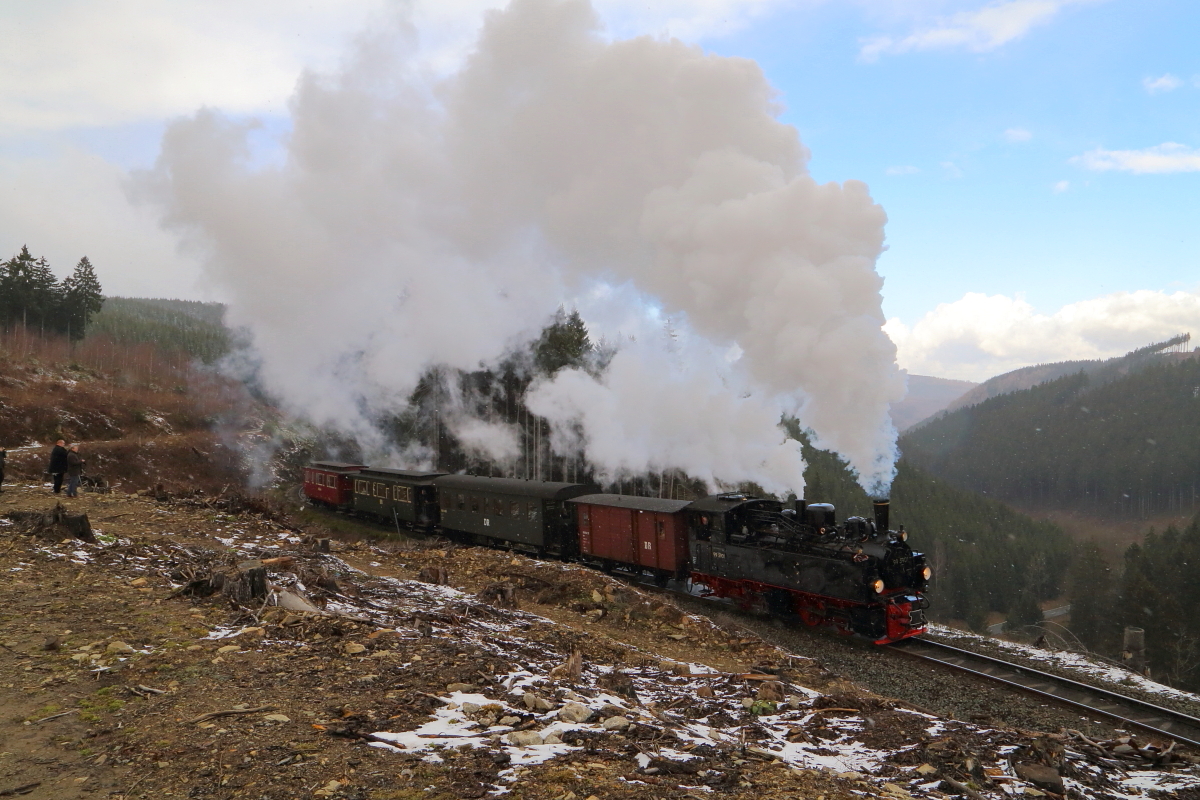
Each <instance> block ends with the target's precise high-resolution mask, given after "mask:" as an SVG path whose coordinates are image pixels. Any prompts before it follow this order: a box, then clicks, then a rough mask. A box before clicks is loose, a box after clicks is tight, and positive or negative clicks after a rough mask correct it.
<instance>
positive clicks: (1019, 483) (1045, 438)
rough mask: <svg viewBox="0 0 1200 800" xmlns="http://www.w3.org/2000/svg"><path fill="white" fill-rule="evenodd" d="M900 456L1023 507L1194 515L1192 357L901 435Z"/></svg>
mask: <svg viewBox="0 0 1200 800" xmlns="http://www.w3.org/2000/svg"><path fill="white" fill-rule="evenodd" d="M900 447H901V450H902V451H903V453H904V456H905V459H906V460H907V461H909V462H910V463H912V464H914V465H917V466H919V467H921V468H922V469H925V470H927V471H928V472H930V473H931V474H933V475H936V476H938V477H939V478H941V479H943V480H946V481H948V482H950V483H953V484H954V485H955V486H958V487H960V488H964V489H970V490H972V491H976V492H982V493H986V494H987V495H988V496H990V497H994V498H998V499H1001V500H1006V501H1011V502H1016V503H1019V504H1023V505H1028V506H1031V507H1042V508H1069V509H1077V510H1081V511H1086V512H1089V513H1092V514H1095V515H1105V516H1123V517H1139V518H1141V517H1146V516H1150V515H1152V514H1156V513H1162V512H1172V513H1181V514H1191V513H1195V512H1196V511H1197V510H1200V358H1197V355H1196V354H1195V353H1190V354H1182V353H1165V354H1153V353H1152V354H1149V355H1145V354H1138V353H1134V354H1131V356H1130V357H1126V359H1119V360H1117V361H1116V362H1115V363H1113V364H1111V365H1109V366H1108V367H1107V368H1106V369H1105V370H1091V371H1090V372H1077V373H1075V374H1072V375H1067V376H1064V377H1061V378H1058V379H1056V380H1052V381H1048V382H1046V383H1043V384H1041V385H1039V386H1035V387H1033V388H1032V389H1027V390H1024V391H1019V392H1013V393H1011V394H1005V395H1000V396H998V397H993V398H991V399H989V400H986V401H984V402H982V403H979V404H978V405H975V406H972V407H970V408H964V409H960V410H958V411H955V412H952V413H950V414H947V415H945V416H943V417H941V418H939V419H935V420H933V421H931V422H929V423H927V424H925V425H923V426H920V427H918V428H916V429H913V430H911V431H909V432H907V433H906V434H905V435H904V436H903V437H902V438H901V440H900Z"/></svg>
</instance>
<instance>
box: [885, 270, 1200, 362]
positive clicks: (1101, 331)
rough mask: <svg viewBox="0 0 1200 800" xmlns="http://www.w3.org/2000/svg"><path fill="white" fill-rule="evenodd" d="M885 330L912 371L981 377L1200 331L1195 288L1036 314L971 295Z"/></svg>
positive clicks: (1017, 302) (1025, 306) (1016, 302)
mask: <svg viewBox="0 0 1200 800" xmlns="http://www.w3.org/2000/svg"><path fill="white" fill-rule="evenodd" d="M884 330H886V331H887V333H888V335H889V336H891V337H892V340H893V341H894V342H895V343H896V347H897V350H898V355H897V358H898V360H899V362H900V366H902V367H904V368H905V369H907V370H908V371H909V372H912V373H915V374H918V375H937V376H939V377H944V378H958V379H961V380H972V381H982V380H986V379H987V378H990V377H992V376H994V375H999V374H1001V373H1003V372H1008V371H1009V370H1013V369H1017V368H1018V367H1024V366H1029V365H1031V364H1039V363H1047V362H1054V361H1067V360H1074V359H1094V358H1111V357H1112V356H1119V355H1122V354H1123V353H1126V352H1128V351H1130V350H1133V349H1134V348H1137V347H1141V346H1142V345H1145V344H1149V343H1150V342H1155V341H1162V340H1163V339H1167V338H1169V337H1171V336H1174V335H1175V334H1178V333H1183V332H1187V331H1191V332H1197V331H1200V293H1197V292H1183V291H1180V292H1175V293H1173V294H1167V293H1166V292H1157V291H1148V290H1143V291H1137V292H1119V293H1116V294H1110V295H1105V296H1103V297H1098V298H1095V299H1091V300H1083V301H1080V302H1078V303H1071V304H1070V305H1066V306H1063V307H1062V308H1060V309H1059V310H1058V311H1055V312H1054V313H1053V314H1039V313H1037V312H1035V311H1034V309H1033V307H1032V306H1031V305H1029V303H1027V302H1026V301H1025V300H1024V299H1023V298H1020V297H1017V298H1012V297H1005V296H1003V295H993V296H987V295H983V294H976V293H973V292H972V293H968V294H966V295H964V296H963V298H962V299H961V300H957V301H955V302H953V303H943V304H941V305H939V306H938V307H937V308H936V309H934V310H933V311H931V312H929V313H928V314H926V315H925V316H924V317H923V318H921V319H920V320H919V321H918V322H917V323H916V324H915V325H913V326H912V327H911V328H910V327H908V326H907V325H905V324H904V323H902V322H901V321H900V320H898V319H892V320H890V321H889V322H888V324H887V325H886V326H885V328H884Z"/></svg>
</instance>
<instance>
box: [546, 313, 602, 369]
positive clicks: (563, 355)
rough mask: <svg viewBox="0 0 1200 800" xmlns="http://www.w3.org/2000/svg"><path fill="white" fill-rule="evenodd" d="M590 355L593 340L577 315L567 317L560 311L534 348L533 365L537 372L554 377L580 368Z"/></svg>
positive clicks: (572, 314)
mask: <svg viewBox="0 0 1200 800" xmlns="http://www.w3.org/2000/svg"><path fill="white" fill-rule="evenodd" d="M591 351H592V340H591V338H590V337H589V336H588V329H587V326H586V325H584V323H583V318H582V317H580V316H579V312H578V311H574V310H573V311H571V313H570V314H567V313H566V311H564V310H563V309H562V308H559V309H558V313H557V314H555V315H554V322H553V323H551V324H550V325H548V326H547V327H546V328H545V329H544V330H543V331H542V336H541V338H540V339H538V343H537V345H536V347H535V348H534V364H535V365H536V366H537V369H538V371H539V372H542V373H544V374H546V375H553V374H554V373H556V372H558V371H559V370H560V369H563V368H564V367H582V366H583V365H584V362H585V360H586V359H587V356H588V354H589V353H590V352H591Z"/></svg>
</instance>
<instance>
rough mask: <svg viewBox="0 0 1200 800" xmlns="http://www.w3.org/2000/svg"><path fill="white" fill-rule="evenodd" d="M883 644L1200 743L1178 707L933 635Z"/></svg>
mask: <svg viewBox="0 0 1200 800" xmlns="http://www.w3.org/2000/svg"><path fill="white" fill-rule="evenodd" d="M886 647H887V649H888V650H890V651H892V652H895V653H901V654H903V655H905V656H907V657H909V658H917V659H920V660H922V661H926V662H931V663H935V664H941V665H944V666H947V667H950V668H952V669H956V670H958V671H960V672H967V673H970V674H972V675H977V676H979V677H981V678H984V679H986V680H989V681H993V682H995V683H1000V684H1004V685H1006V686H1009V687H1011V688H1014V689H1018V690H1020V691H1023V692H1027V693H1029V694H1032V695H1035V696H1037V697H1041V698H1045V699H1047V700H1051V701H1053V702H1056V703H1060V704H1063V705H1067V706H1071V707H1073V708H1079V709H1083V710H1085V711H1088V712H1091V713H1093V714H1098V715H1100V716H1103V717H1106V718H1108V719H1110V720H1115V721H1117V722H1120V723H1123V724H1126V725H1130V726H1133V727H1136V728H1140V729H1142V730H1144V731H1148V732H1151V733H1154V734H1157V735H1159V736H1165V737H1167V738H1168V739H1174V740H1176V741H1178V742H1181V743H1185V744H1189V745H1192V746H1193V747H1200V719H1197V718H1196V717H1193V716H1189V715H1188V714H1184V713H1183V712H1181V711H1175V710H1173V709H1170V708H1163V707H1162V706H1156V705H1154V704H1153V703H1148V702H1146V701H1145V700H1138V699H1136V698H1133V697H1128V696H1126V695H1123V694H1120V693H1119V692H1113V691H1109V690H1107V689H1101V688H1099V687H1097V686H1092V685H1090V684H1086V683H1082V682H1080V681H1076V680H1072V679H1070V678H1063V677H1061V676H1059V675H1052V674H1051V673H1048V672H1042V671H1041V670H1039V669H1034V668H1033V667H1027V666H1024V665H1022V664H1013V663H1011V662H1008V661H1003V660H1001V659H999V658H993V657H992V656H985V655H982V654H980V653H973V652H971V651H970V650H963V649H961V648H958V647H953V646H951V645H948V644H942V643H941V642H935V641H933V640H931V639H904V640H902V641H899V642H896V643H895V644H890V645H887V646H886Z"/></svg>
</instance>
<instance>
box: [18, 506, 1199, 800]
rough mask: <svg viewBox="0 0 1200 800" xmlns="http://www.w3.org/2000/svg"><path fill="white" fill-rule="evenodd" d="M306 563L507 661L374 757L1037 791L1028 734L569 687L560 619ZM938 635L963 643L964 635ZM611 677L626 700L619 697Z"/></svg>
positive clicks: (1119, 775) (895, 716)
mask: <svg viewBox="0 0 1200 800" xmlns="http://www.w3.org/2000/svg"><path fill="white" fill-rule="evenodd" d="M225 534H226V535H225V536H222V537H220V538H218V539H217V541H219V542H220V543H221V544H222V545H223V546H224V547H226V548H229V549H231V550H232V551H233V554H235V555H236V556H237V557H239V558H256V557H261V556H263V555H264V554H266V553H271V554H274V553H278V552H279V551H280V548H281V547H282V546H283V545H282V544H281V543H288V544H291V543H293V540H294V539H295V537H294V536H293V535H291V534H289V533H287V532H281V533H279V534H278V535H270V534H268V535H253V534H247V533H245V532H244V531H241V530H233V531H225ZM104 549H106V548H105V547H104V546H101V545H87V546H82V545H79V544H78V543H70V542H62V543H58V544H54V545H47V546H45V547H42V548H39V551H40V552H41V553H42V554H43V555H45V556H47V557H51V558H63V557H66V558H75V559H79V558H89V559H90V558H96V557H97V556H98V555H99V554H101V553H102V551H103V550H104ZM154 551H159V553H158V554H157V555H160V556H162V557H163V558H158V559H155V560H156V561H158V562H159V563H160V564H161V563H162V561H163V560H173V561H175V563H179V559H180V558H181V557H183V556H184V555H186V554H188V553H194V552H195V550H194V549H192V550H188V549H187V548H183V547H180V546H178V545H175V544H173V543H166V544H161V545H153V546H149V545H148V546H145V548H144V549H143V550H142V552H141V553H140V554H139V555H138V557H137V558H134V559H128V560H126V561H125V564H126V566H127V567H128V568H131V569H134V570H144V569H146V568H147V566H146V565H145V564H144V563H143V559H144V558H145V556H149V555H153V554H155V553H154ZM311 557H313V558H319V559H320V561H321V563H322V565H323V566H324V568H325V569H327V570H328V571H329V572H330V573H331V574H336V575H341V576H358V577H359V578H360V581H359V582H360V584H361V585H360V586H359V587H358V594H355V595H339V596H338V597H337V599H336V600H333V601H330V602H329V603H328V604H327V605H326V608H325V610H324V612H323V613H324V614H325V615H327V616H342V617H350V618H353V619H356V620H359V621H370V623H371V624H373V625H375V626H378V628H379V629H380V630H387V631H390V632H392V633H391V635H394V636H396V637H399V641H400V642H401V643H403V642H404V641H413V642H415V641H417V640H419V639H420V638H421V637H422V636H423V635H424V636H428V635H432V636H435V637H447V638H453V640H454V641H455V643H456V645H457V646H459V647H466V646H470V647H473V648H475V649H476V650H477V651H479V652H482V653H490V654H491V655H493V656H494V657H496V658H497V659H502V660H503V661H504V662H505V663H509V664H512V665H513V668H512V670H511V671H510V672H509V673H508V674H506V675H499V676H496V678H497V679H496V680H495V681H494V682H493V684H491V685H488V686H486V687H479V686H474V685H468V684H451V685H449V686H447V691H446V693H445V694H444V695H441V696H439V697H438V700H439V701H440V703H441V705H440V707H438V708H435V709H434V710H433V713H432V714H430V715H429V716H428V717H427V718H426V719H425V720H424V721H423V722H421V723H420V724H417V725H415V727H411V728H409V729H405V730H386V729H380V730H373V731H372V732H371V733H370V738H371V740H372V744H373V745H374V746H376V747H379V748H382V749H385V750H395V751H398V752H404V753H407V754H411V755H418V756H420V757H422V758H424V759H426V760H430V761H438V760H440V759H441V756H440V755H439V753H441V752H442V751H445V750H447V749H450V748H455V749H459V748H482V749H484V750H486V751H489V752H491V753H494V754H497V755H501V754H502V755H503V757H505V758H506V761H507V763H508V764H509V767H508V769H506V770H504V771H502V772H501V773H500V780H501V782H502V784H498V785H496V786H495V787H494V790H495V791H496V792H501V793H502V792H504V791H505V790H506V787H505V785H503V784H504V783H510V782H512V781H513V780H516V779H517V778H518V777H519V776H520V775H521V769H522V768H528V767H530V766H533V765H536V764H540V763H544V762H547V761H552V760H553V759H555V758H558V757H561V756H564V755H566V754H570V753H572V752H576V751H581V750H584V749H585V747H587V748H595V747H597V746H598V744H597V743H599V746H604V747H607V748H609V752H610V753H622V752H625V751H627V750H628V749H629V748H628V747H625V745H627V744H628V743H629V742H632V741H636V742H637V743H638V745H637V749H638V750H639V752H636V753H635V754H632V755H629V756H627V757H628V759H629V761H630V768H631V774H637V775H644V776H647V779H649V776H659V775H675V776H676V777H677V778H683V777H685V776H684V775H682V774H680V773H687V775H686V778H687V781H686V782H687V783H688V784H689V785H690V784H692V783H695V784H696V788H697V790H708V789H709V788H710V787H707V786H705V785H704V784H705V783H707V782H708V779H710V778H712V777H713V772H714V770H715V769H721V767H719V766H718V767H712V766H703V767H701V765H711V764H727V763H730V761H731V760H732V763H735V764H736V763H745V759H756V760H758V761H770V760H774V761H778V762H782V763H783V764H784V765H786V766H787V767H790V768H792V769H795V770H821V771H826V772H832V773H834V774H836V775H838V776H840V777H842V778H844V779H846V780H849V781H856V782H858V785H859V786H860V788H861V790H863V791H864V793H866V794H870V793H882V794H884V795H886V796H891V797H899V798H903V797H906V796H913V797H942V796H944V795H943V794H942V793H941V791H944V790H939V786H941V785H942V784H941V783H940V781H939V780H937V779H930V777H929V775H930V774H931V770H932V768H930V767H929V764H923V763H922V761H923V759H924V758H926V757H928V756H927V755H922V753H928V752H930V750H931V749H932V748H933V747H935V746H936V745H937V743H938V742H951V741H953V742H956V743H957V746H959V747H962V748H966V749H965V752H968V753H970V754H972V757H974V758H977V759H978V760H979V761H981V762H982V767H983V768H984V770H985V771H987V772H988V774H989V775H993V776H994V777H995V780H994V781H993V786H992V787H990V788H988V787H982V788H979V789H978V791H980V792H981V793H982V794H984V795H986V796H990V797H1001V796H1016V795H1020V794H1022V793H1028V794H1035V795H1036V793H1037V790H1036V789H1034V787H1033V786H1032V784H1029V783H1027V782H1025V781H1022V780H1021V779H1020V778H1018V777H1017V775H1016V772H1015V770H1014V768H1013V766H1012V764H1011V763H1010V758H1013V757H1014V753H1015V752H1016V751H1017V750H1018V749H1019V747H1020V743H1021V742H1026V741H1028V738H1029V737H1028V734H1021V733H1016V732H1011V731H1001V730H995V729H989V728H984V727H980V726H976V725H971V724H968V723H963V722H959V721H952V720H943V719H938V718H936V717H933V716H930V715H927V714H923V713H920V712H918V711H915V710H910V709H907V708H904V707H901V706H893V705H890V704H887V703H886V702H884V703H878V704H876V706H874V707H872V706H871V705H870V704H867V705H862V706H861V707H839V706H838V705H831V703H830V701H831V699H832V698H829V697H827V696H824V695H822V694H821V693H819V692H816V691H814V690H811V689H809V688H806V687H804V686H800V685H796V684H787V683H786V682H782V681H774V680H771V676H766V675H751V674H741V675H738V674H724V673H716V672H714V671H713V670H712V669H711V668H709V667H706V666H704V665H700V664H679V663H674V662H660V661H658V658H657V656H655V655H653V654H650V653H644V654H642V655H643V656H644V658H643V659H642V665H641V666H636V667H629V666H624V665H621V664H603V663H583V664H582V665H581V666H580V667H579V670H580V671H579V677H578V679H573V678H572V676H571V675H570V669H569V668H567V669H565V670H564V668H565V667H567V663H566V662H567V661H568V658H569V656H570V655H571V654H570V653H569V652H562V651H561V650H559V649H555V647H553V646H551V645H548V644H547V642H546V641H545V640H535V639H531V638H530V635H529V634H528V633H527V632H528V631H529V630H530V629H531V627H532V626H535V625H536V626H539V627H542V628H544V627H546V626H555V625H556V623H554V622H552V621H551V620H549V619H547V618H545V617H541V616H539V615H536V614H531V613H528V612H524V611H519V610H509V609H503V608H497V607H495V606H492V605H490V604H487V603H484V602H482V601H481V600H479V599H478V598H476V597H474V596H473V595H470V594H467V593H465V592H462V591H459V590H457V589H454V588H452V587H448V586H439V585H433V584H429V583H423V582H420V581H410V580H400V579H396V578H381V577H375V578H369V576H366V575H365V574H364V573H362V572H360V571H359V570H356V569H354V568H352V567H350V566H349V565H348V564H346V563H345V562H344V561H342V560H340V559H338V558H337V557H335V556H331V555H317V556H311ZM563 568H564V569H567V568H568V567H565V566H564V567H563ZM271 580H272V582H273V583H274V584H275V585H277V586H278V587H281V588H282V587H289V588H290V590H291V591H298V592H303V584H302V583H301V582H300V580H299V578H298V577H297V576H295V575H292V574H290V573H288V572H287V570H286V568H284V569H282V570H280V571H275V572H272V574H271ZM439 617H441V618H444V619H450V618H453V620H454V623H453V624H452V625H451V624H447V623H444V622H438V621H437V620H438V618H439ZM415 618H423V619H426V620H428V619H433V620H434V621H433V623H432V631H431V632H425V633H424V634H423V633H422V632H420V631H418V630H416V629H415V628H414V627H412V625H413V622H412V621H413V620H414V619H415ZM255 630H256V631H261V630H262V629H261V628H258V629H255ZM248 631H249V629H247V628H244V627H240V626H236V627H234V626H231V627H223V628H216V629H214V630H212V631H211V632H210V633H209V636H208V638H210V639H226V638H234V637H237V636H238V635H239V634H241V633H244V632H248ZM939 632H945V633H947V635H950V634H953V635H956V636H959V635H961V634H960V633H959V632H957V631H954V632H951V631H948V630H946V631H939ZM260 635H261V634H260ZM1000 644H1001V646H1005V647H1012V648H1014V649H1020V650H1021V651H1022V653H1023V654H1025V655H1027V656H1028V657H1030V658H1042V659H1047V660H1049V659H1055V660H1058V661H1059V662H1060V663H1068V664H1070V665H1072V666H1076V664H1077V663H1084V664H1086V663H1087V662H1086V660H1085V659H1082V658H1080V657H1077V656H1071V655H1070V654H1053V653H1046V652H1044V651H1040V650H1036V649H1033V648H1021V647H1020V646H1019V645H1012V644H1008V643H1000ZM238 646H239V647H246V648H272V647H279V648H285V647H293V646H295V643H294V642H289V641H282V640H279V641H277V640H272V639H269V638H267V639H262V638H258V637H256V636H247V637H245V638H244V639H240V640H239V645H238ZM630 649H631V650H635V649H634V648H630ZM408 666H410V665H407V664H406V665H405V667H408ZM1092 666H1093V667H1094V668H1095V669H1096V671H1097V672H1098V673H1102V674H1105V675H1109V674H1115V673H1116V672H1117V671H1116V670H1113V669H1112V668H1110V667H1105V666H1103V665H1094V664H1093V665H1092ZM1123 677H1126V675H1125V674H1124V673H1121V674H1120V675H1119V676H1118V678H1117V679H1118V680H1119V678H1123ZM614 680H615V681H616V682H617V683H623V684H624V685H626V686H628V687H629V690H628V691H620V692H617V691H615V690H614V689H613V688H612V687H613V686H614ZM1145 683H1147V684H1150V685H1152V686H1155V687H1157V689H1158V690H1162V691H1172V690H1168V689H1167V687H1161V686H1158V685H1157V684H1152V683H1151V682H1149V681H1146V682H1145ZM767 689H770V691H765V690H767ZM884 720H886V726H885V725H883V724H882V721H884ZM379 727H381V728H382V727H383V726H382V725H381V726H379ZM885 727H886V731H885V730H884V728H885ZM885 734H887V735H885ZM964 743H965V744H964ZM919 748H924V749H923V750H922V749H919ZM714 754H716V755H719V756H720V758H721V759H724V760H723V761H721V760H720V759H717V758H716V755H714ZM1076 755H1077V754H1076ZM1065 759H1066V764H1067V766H1064V771H1065V772H1070V773H1073V774H1074V775H1076V776H1077V777H1085V778H1086V777H1088V776H1090V777H1091V780H1075V779H1072V778H1066V779H1065V780H1066V785H1067V787H1068V790H1069V791H1070V792H1071V794H1072V796H1073V797H1077V798H1083V799H1084V800H1102V799H1107V798H1129V799H1130V800H1132V799H1133V798H1149V797H1155V796H1163V793H1172V792H1179V791H1182V790H1184V789H1192V788H1200V774H1197V773H1198V772H1200V770H1197V768H1196V767H1194V766H1193V767H1189V768H1188V769H1186V770H1180V771H1175V772H1171V771H1166V770H1163V771H1148V770H1146V771H1129V772H1122V771H1120V770H1115V769H1110V770H1107V771H1106V772H1103V774H1101V773H1102V771H1100V770H1099V768H1097V767H1096V766H1095V765H1093V764H1090V763H1088V762H1087V761H1086V760H1085V759H1084V758H1083V757H1078V758H1076V757H1075V755H1073V754H1072V753H1071V751H1070V750H1069V749H1068V751H1067V755H1066V756H1065ZM925 768H929V769H928V770H926V769H925ZM922 770H924V771H922ZM1101 786H1103V788H1099V787H1101Z"/></svg>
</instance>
